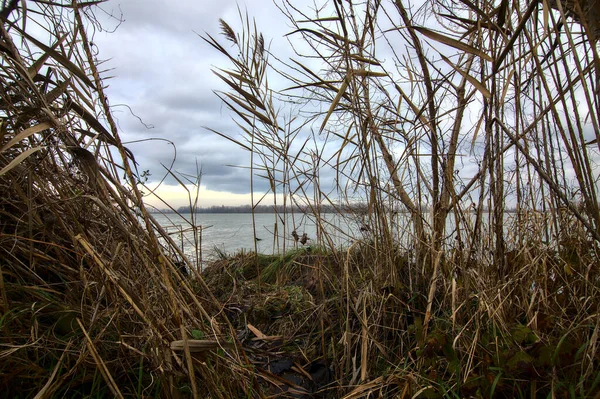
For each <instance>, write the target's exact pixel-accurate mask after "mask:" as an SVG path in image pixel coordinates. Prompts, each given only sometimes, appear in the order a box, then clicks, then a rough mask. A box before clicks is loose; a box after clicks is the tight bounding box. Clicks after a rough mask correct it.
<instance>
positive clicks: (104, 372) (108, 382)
mask: <svg viewBox="0 0 600 399" xmlns="http://www.w3.org/2000/svg"><path fill="white" fill-rule="evenodd" d="M76 320H77V324H79V328H81V331H82V332H83V335H85V339H86V341H87V347H88V349H89V350H90V353H91V354H92V357H93V358H94V361H95V362H96V365H97V366H98V368H99V369H100V373H101V374H102V377H104V381H105V382H106V385H108V387H109V388H110V390H111V392H112V394H113V395H114V396H115V397H117V398H121V399H124V397H123V394H122V393H121V391H120V390H119V386H118V385H117V383H116V382H115V380H114V378H113V376H112V375H111V374H110V371H108V368H107V367H106V363H104V361H103V360H102V357H100V355H99V354H98V350H97V349H96V346H95V345H94V341H92V339H91V338H90V336H89V334H88V332H87V331H86V329H85V327H84V326H83V323H82V322H81V320H79V318H77V319H76Z"/></svg>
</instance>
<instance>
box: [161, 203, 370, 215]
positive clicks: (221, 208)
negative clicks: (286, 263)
mask: <svg viewBox="0 0 600 399" xmlns="http://www.w3.org/2000/svg"><path fill="white" fill-rule="evenodd" d="M284 211H285V212H297V213H313V212H314V208H313V207H311V206H298V205H294V206H286V207H285V208H284V207H283V205H276V206H274V205H256V206H254V213H283V212H284ZM319 211H320V212H321V213H338V212H343V213H345V212H354V213H366V212H367V206H366V205H364V204H355V205H352V206H348V205H344V206H339V207H338V206H333V205H321V206H320V209H319ZM156 212H158V213H175V212H177V213H191V212H192V208H191V207H189V206H182V207H179V208H177V210H176V211H174V210H171V209H161V210H156ZM195 212H196V213H252V205H237V206H231V205H213V206H209V207H199V208H196V209H195Z"/></svg>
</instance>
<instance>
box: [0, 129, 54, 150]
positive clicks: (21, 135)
mask: <svg viewBox="0 0 600 399" xmlns="http://www.w3.org/2000/svg"><path fill="white" fill-rule="evenodd" d="M51 127H52V125H50V124H49V123H48V122H42V123H39V124H37V125H35V126H32V127H30V128H28V129H25V130H23V131H22V132H20V133H18V134H17V135H16V136H15V137H13V138H12V139H11V140H10V141H9V142H8V143H6V145H5V146H4V147H2V149H0V152H4V151H6V150H7V149H9V148H10V147H12V146H13V145H15V144H17V143H18V142H20V141H22V140H25V139H26V138H27V137H29V136H31V135H33V134H36V133H39V132H41V131H43V130H46V129H50V128H51Z"/></svg>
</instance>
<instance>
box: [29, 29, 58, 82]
mask: <svg viewBox="0 0 600 399" xmlns="http://www.w3.org/2000/svg"><path fill="white" fill-rule="evenodd" d="M67 36H68V34H67V33H65V34H64V35H62V37H60V38H59V39H58V40H57V41H56V43H55V44H54V45H53V46H52V47H51V49H52V51H54V52H56V48H57V47H58V46H60V45H61V44H62V42H63V41H64V40H65V39H66V38H67ZM50 55H51V54H50V52H48V51H45V52H44V53H43V54H42V55H41V56H40V57H39V58H38V59H37V60H36V61H35V62H34V63H33V65H31V66H30V67H29V68H27V72H28V73H29V77H30V78H31V79H33V77H34V76H35V75H37V73H38V72H39V71H40V69H41V68H42V66H44V63H45V62H46V60H48V58H50Z"/></svg>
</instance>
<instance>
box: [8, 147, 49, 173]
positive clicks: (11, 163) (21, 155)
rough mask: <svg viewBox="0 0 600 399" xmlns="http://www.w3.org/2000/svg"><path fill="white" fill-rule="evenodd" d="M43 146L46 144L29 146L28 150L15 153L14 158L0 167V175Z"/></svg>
mask: <svg viewBox="0 0 600 399" xmlns="http://www.w3.org/2000/svg"><path fill="white" fill-rule="evenodd" d="M45 148H46V146H39V147H33V148H29V149H28V150H26V151H23V152H22V153H20V154H19V155H17V156H16V157H15V159H13V160H12V161H10V162H9V163H8V165H6V166H5V167H4V168H2V170H0V177H2V176H3V175H5V174H6V173H8V172H10V171H11V170H12V169H13V168H15V167H16V166H17V165H19V164H20V163H21V162H23V161H24V160H25V159H26V158H27V157H29V156H30V155H32V154H34V153H36V152H38V151H39V150H43V149H45Z"/></svg>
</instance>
